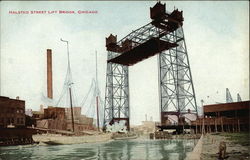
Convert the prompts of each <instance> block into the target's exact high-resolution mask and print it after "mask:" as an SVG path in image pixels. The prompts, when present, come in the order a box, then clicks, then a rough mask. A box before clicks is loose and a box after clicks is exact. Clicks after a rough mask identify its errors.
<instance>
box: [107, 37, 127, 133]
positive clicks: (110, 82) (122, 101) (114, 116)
mask: <svg viewBox="0 0 250 160" xmlns="http://www.w3.org/2000/svg"><path fill="white" fill-rule="evenodd" d="M116 43H117V36H114V35H112V34H111V35H110V36H109V37H108V38H106V48H107V51H108V57H107V58H108V60H109V59H112V58H113V57H115V56H117V54H118V53H119V52H120V51H119V50H117V49H114V48H115V46H116ZM120 120H125V121H126V123H125V124H126V126H127V129H128V130H129V83H128V66H126V65H122V64H118V63H112V62H109V63H107V73H106V92H105V108H104V126H106V125H107V124H113V123H115V122H119V121H120Z"/></svg>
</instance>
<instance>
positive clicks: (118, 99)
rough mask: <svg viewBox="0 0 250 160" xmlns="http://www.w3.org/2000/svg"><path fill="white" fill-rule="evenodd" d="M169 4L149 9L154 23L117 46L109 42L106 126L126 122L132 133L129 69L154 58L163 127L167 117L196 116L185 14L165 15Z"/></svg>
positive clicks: (115, 43) (156, 5)
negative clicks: (184, 25) (185, 114)
mask: <svg viewBox="0 0 250 160" xmlns="http://www.w3.org/2000/svg"><path fill="white" fill-rule="evenodd" d="M165 5H166V4H161V3H160V2H157V3H156V4H155V6H154V7H152V8H150V18H151V19H152V21H151V22H150V23H148V24H146V25H144V26H142V27H140V28H138V29H136V30H134V31H132V32H131V33H129V34H128V35H127V36H125V37H124V38H122V39H121V40H120V41H118V42H117V36H114V35H112V34H110V36H109V37H108V38H106V49H107V52H108V56H107V73H106V92H105V108H104V124H105V125H108V124H110V125H112V124H113V123H114V122H119V121H121V120H124V121H125V122H126V123H125V125H126V126H127V128H128V130H129V126H130V125H129V118H130V112H129V110H130V106H129V105H130V104H129V69H128V68H129V66H132V65H134V64H136V63H138V62H140V61H142V60H144V59H147V58H149V57H152V56H154V55H157V54H158V56H159V63H158V67H159V75H158V76H159V83H160V85H159V86H160V87H159V93H160V94H159V96H160V109H161V110H160V111H161V125H160V126H158V127H160V128H164V126H166V125H165V122H166V120H167V119H168V115H176V116H177V117H178V121H179V122H178V123H180V119H181V118H179V117H181V116H182V114H184V113H195V114H197V104H196V98H195V92H194V86H193V81H192V75H191V69H190V64H189V60H188V54H187V49H186V43H185V38H184V32H183V28H182V26H183V21H184V18H183V15H182V11H178V9H174V11H172V12H171V13H169V12H166V6H165Z"/></svg>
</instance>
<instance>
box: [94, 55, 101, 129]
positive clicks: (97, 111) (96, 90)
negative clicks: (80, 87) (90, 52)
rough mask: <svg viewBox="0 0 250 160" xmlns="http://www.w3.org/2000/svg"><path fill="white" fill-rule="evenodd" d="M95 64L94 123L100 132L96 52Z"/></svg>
mask: <svg viewBox="0 0 250 160" xmlns="http://www.w3.org/2000/svg"><path fill="white" fill-rule="evenodd" d="M95 62H96V67H95V69H96V72H95V73H96V85H95V92H96V117H97V118H96V121H97V129H98V131H100V126H99V108H98V99H99V88H98V79H97V52H96V51H95Z"/></svg>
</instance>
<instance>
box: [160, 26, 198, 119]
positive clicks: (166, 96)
mask: <svg viewBox="0 0 250 160" xmlns="http://www.w3.org/2000/svg"><path fill="white" fill-rule="evenodd" d="M162 39H164V40H166V41H170V42H172V43H176V44H178V46H177V47H174V48H171V49H169V50H166V51H164V52H162V53H161V54H159V70H160V72H159V73H160V75H159V79H160V100H161V101H160V106H161V112H162V116H164V114H165V113H166V112H171V111H173V112H177V115H179V114H180V113H186V112H192V113H197V105H196V98H195V92H194V86H193V81H192V74H191V69H190V64H189V59H188V53H187V48H186V43H185V38H184V32H183V28H182V27H181V26H179V28H178V29H177V30H175V31H173V32H170V33H169V34H167V35H166V36H164V37H162ZM162 118H163V117H162Z"/></svg>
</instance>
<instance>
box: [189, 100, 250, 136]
mask: <svg viewBox="0 0 250 160" xmlns="http://www.w3.org/2000/svg"><path fill="white" fill-rule="evenodd" d="M203 109H204V119H203V117H202V118H198V119H197V120H196V121H192V126H195V128H196V132H202V125H203V123H204V132H241V131H249V125H250V123H249V120H250V119H249V115H250V114H249V113H250V101H242V102H233V103H222V104H212V105H205V106H204V107H203ZM203 120H204V122H203Z"/></svg>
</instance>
